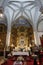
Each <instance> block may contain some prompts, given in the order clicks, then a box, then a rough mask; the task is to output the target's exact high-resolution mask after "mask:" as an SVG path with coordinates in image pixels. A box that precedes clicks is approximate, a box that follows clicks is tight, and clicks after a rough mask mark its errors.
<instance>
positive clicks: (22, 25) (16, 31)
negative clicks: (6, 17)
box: [10, 17, 34, 49]
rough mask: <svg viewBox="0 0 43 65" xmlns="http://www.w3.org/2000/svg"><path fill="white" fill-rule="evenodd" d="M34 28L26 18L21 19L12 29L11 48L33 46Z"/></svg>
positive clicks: (15, 22)
mask: <svg viewBox="0 0 43 65" xmlns="http://www.w3.org/2000/svg"><path fill="white" fill-rule="evenodd" d="M33 40H34V34H33V27H32V25H31V24H30V23H29V21H28V20H27V19H26V18H23V17H20V18H18V19H17V20H16V21H14V24H13V25H12V27H11V38H10V47H13V48H15V49H16V48H18V47H19V48H27V47H28V46H29V45H30V44H31V45H32V44H33Z"/></svg>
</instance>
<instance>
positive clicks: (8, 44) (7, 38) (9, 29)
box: [6, 23, 11, 49]
mask: <svg viewBox="0 0 43 65" xmlns="http://www.w3.org/2000/svg"><path fill="white" fill-rule="evenodd" d="M10 35H11V23H9V24H8V28H7V36H6V46H7V49H8V47H9V46H10Z"/></svg>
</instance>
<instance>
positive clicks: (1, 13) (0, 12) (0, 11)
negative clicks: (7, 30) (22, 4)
mask: <svg viewBox="0 0 43 65" xmlns="http://www.w3.org/2000/svg"><path fill="white" fill-rule="evenodd" d="M3 12H4V9H3V8H2V7H0V18H3V16H4V14H3Z"/></svg>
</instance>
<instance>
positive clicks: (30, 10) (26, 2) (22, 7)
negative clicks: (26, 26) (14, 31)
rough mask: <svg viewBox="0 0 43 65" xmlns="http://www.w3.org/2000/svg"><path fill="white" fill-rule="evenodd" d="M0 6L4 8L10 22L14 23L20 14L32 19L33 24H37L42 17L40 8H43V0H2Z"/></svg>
mask: <svg viewBox="0 0 43 65" xmlns="http://www.w3.org/2000/svg"><path fill="white" fill-rule="evenodd" d="M0 7H2V8H3V9H4V14H5V15H6V17H7V20H8V23H9V24H10V23H14V20H16V19H17V18H19V17H20V16H24V17H25V18H26V19H28V20H31V21H30V22H31V24H37V22H38V20H39V18H41V17H42V15H41V11H40V9H41V8H42V10H43V1H42V0H0Z"/></svg>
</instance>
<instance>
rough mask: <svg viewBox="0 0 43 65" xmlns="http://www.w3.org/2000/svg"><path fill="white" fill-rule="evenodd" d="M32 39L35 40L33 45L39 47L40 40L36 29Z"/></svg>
mask: <svg viewBox="0 0 43 65" xmlns="http://www.w3.org/2000/svg"><path fill="white" fill-rule="evenodd" d="M34 39H35V44H36V45H37V46H39V45H40V44H41V43H40V38H39V35H38V32H37V29H36V27H34Z"/></svg>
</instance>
